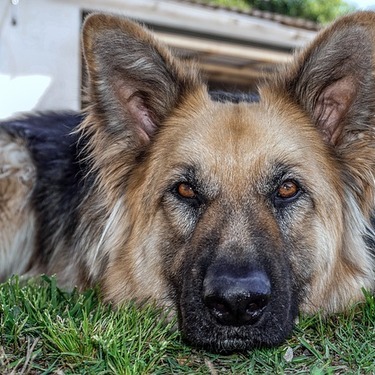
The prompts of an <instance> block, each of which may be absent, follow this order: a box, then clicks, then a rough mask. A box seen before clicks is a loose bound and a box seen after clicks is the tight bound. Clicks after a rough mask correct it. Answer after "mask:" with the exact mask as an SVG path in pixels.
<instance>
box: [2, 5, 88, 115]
mask: <svg viewBox="0 0 375 375" xmlns="http://www.w3.org/2000/svg"><path fill="white" fill-rule="evenodd" d="M13 19H14V24H13V22H12V21H13ZM80 24H81V15H80V9H79V6H77V5H76V4H74V3H64V2H56V1H48V0H20V2H19V5H11V2H10V1H5V0H2V1H0V117H3V118H4V117H6V116H9V115H11V114H13V113H15V112H18V111H27V110H31V109H38V110H44V109H49V110H55V109H78V108H79V105H80V52H79V44H80V41H79V28H80Z"/></svg>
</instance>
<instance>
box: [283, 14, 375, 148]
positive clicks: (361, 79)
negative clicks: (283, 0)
mask: <svg viewBox="0 0 375 375" xmlns="http://www.w3.org/2000/svg"><path fill="white" fill-rule="evenodd" d="M374 47H375V13H373V12H360V13H357V14H353V15H350V16H346V17H343V18H341V19H339V20H338V21H337V22H335V23H334V24H332V25H331V26H330V27H329V28H327V29H325V30H323V31H322V32H321V33H320V34H319V35H318V36H317V38H316V39H315V40H314V41H313V42H312V43H311V45H310V46H309V47H308V48H306V49H305V50H304V51H302V52H301V53H299V54H297V56H296V58H295V61H294V64H293V65H292V66H290V67H288V68H287V72H286V74H284V75H283V77H282V80H281V82H280V85H281V88H282V89H283V90H284V91H287V93H288V94H289V95H290V96H291V97H292V98H293V99H294V100H295V101H297V102H298V103H299V104H300V105H301V106H302V107H303V109H305V110H306V111H307V112H308V114H309V115H310V116H311V118H312V120H313V121H314V123H315V124H316V126H317V127H318V128H319V129H320V130H321V132H322V135H323V137H324V139H325V140H326V141H327V142H329V143H331V144H332V145H338V144H339V143H341V142H344V141H345V133H348V132H349V133H352V132H353V131H363V130H366V129H367V128H368V126H369V125H370V124H371V125H372V126H373V115H374V114H375V112H374V108H375V100H374V99H375V90H374V89H375V86H374ZM372 126H371V127H372Z"/></svg>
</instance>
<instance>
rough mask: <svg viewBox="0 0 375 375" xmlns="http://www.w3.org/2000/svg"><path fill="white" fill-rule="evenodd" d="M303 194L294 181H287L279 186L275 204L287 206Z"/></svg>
mask: <svg viewBox="0 0 375 375" xmlns="http://www.w3.org/2000/svg"><path fill="white" fill-rule="evenodd" d="M300 194H301V188H300V186H299V185H298V183H297V182H296V181H294V180H285V181H284V182H283V183H282V184H281V185H279V186H278V188H277V190H276V194H275V203H276V204H277V203H279V204H285V203H290V202H293V201H294V200H295V199H297V198H298V197H299V196H300Z"/></svg>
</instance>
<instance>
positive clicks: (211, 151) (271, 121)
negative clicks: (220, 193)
mask: <svg viewBox="0 0 375 375" xmlns="http://www.w3.org/2000/svg"><path fill="white" fill-rule="evenodd" d="M171 128H172V129H171V131H170V132H168V131H167V132H168V133H169V134H168V135H166V138H167V142H168V155H169V158H170V160H171V162H172V163H175V164H192V165H204V166H205V169H207V170H210V171H211V172H210V173H212V170H215V171H217V173H218V174H220V173H222V174H223V176H229V175H233V173H228V171H231V172H235V175H236V176H238V177H240V175H241V174H244V175H246V176H249V175H250V174H251V175H253V176H254V177H255V176H256V175H257V174H263V173H264V169H265V168H267V167H268V166H269V165H270V164H272V163H275V162H285V163H293V164H295V163H298V162H301V161H302V160H307V158H308V155H309V152H311V153H314V154H316V144H317V143H321V142H320V140H319V137H317V135H316V131H315V130H314V129H313V128H312V126H311V125H310V124H309V123H308V119H307V118H306V119H304V120H300V122H299V123H298V124H296V123H295V121H293V119H291V118H290V116H289V115H288V114H287V113H283V111H280V110H276V109H272V108H270V106H269V105H268V104H267V105H266V104H263V103H262V102H260V103H238V104H235V103H217V102H212V101H207V102H205V103H200V104H199V105H197V106H195V107H194V110H193V111H190V112H189V113H188V114H186V113H185V114H184V115H183V116H178V117H177V118H174V120H173V126H172V127H171Z"/></svg>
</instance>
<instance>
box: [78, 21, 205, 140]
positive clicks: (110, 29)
mask: <svg viewBox="0 0 375 375" xmlns="http://www.w3.org/2000/svg"><path fill="white" fill-rule="evenodd" d="M83 49H84V57H85V60H86V64H87V68H88V75H89V85H88V94H89V102H90V104H91V107H90V108H89V114H90V115H92V116H94V117H95V121H94V122H95V126H102V127H103V128H104V127H105V130H106V132H107V133H110V134H111V135H112V136H113V137H114V139H113V141H114V142H120V143H121V141H123V142H126V144H127V145H128V146H129V143H130V144H132V145H133V146H134V147H138V146H142V145H145V144H147V143H148V142H149V141H150V139H151V138H152V136H153V135H154V133H155V131H156V130H157V128H158V126H159V125H160V123H161V122H162V121H163V120H164V119H165V118H166V117H167V116H168V115H169V114H170V112H171V111H172V109H173V108H174V107H175V106H176V105H177V104H178V103H179V101H181V100H182V99H183V97H184V95H185V94H186V93H187V92H189V91H191V90H193V89H194V88H195V87H196V86H197V85H198V84H199V78H198V76H197V73H196V71H195V70H194V68H193V67H191V66H190V65H189V64H187V63H182V62H180V61H179V60H177V59H175V58H174V57H173V56H172V55H171V53H170V52H169V50H168V49H167V48H166V47H164V46H163V45H161V44H160V43H158V42H157V41H156V39H155V38H154V37H153V36H152V34H151V33H150V32H149V31H148V30H146V29H145V28H143V27H142V26H140V25H139V24H137V23H134V22H132V21H129V20H127V19H124V18H120V17H116V16H111V15H104V14H94V15H91V16H89V17H88V18H87V19H86V21H85V23H84V26H83Z"/></svg>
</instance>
